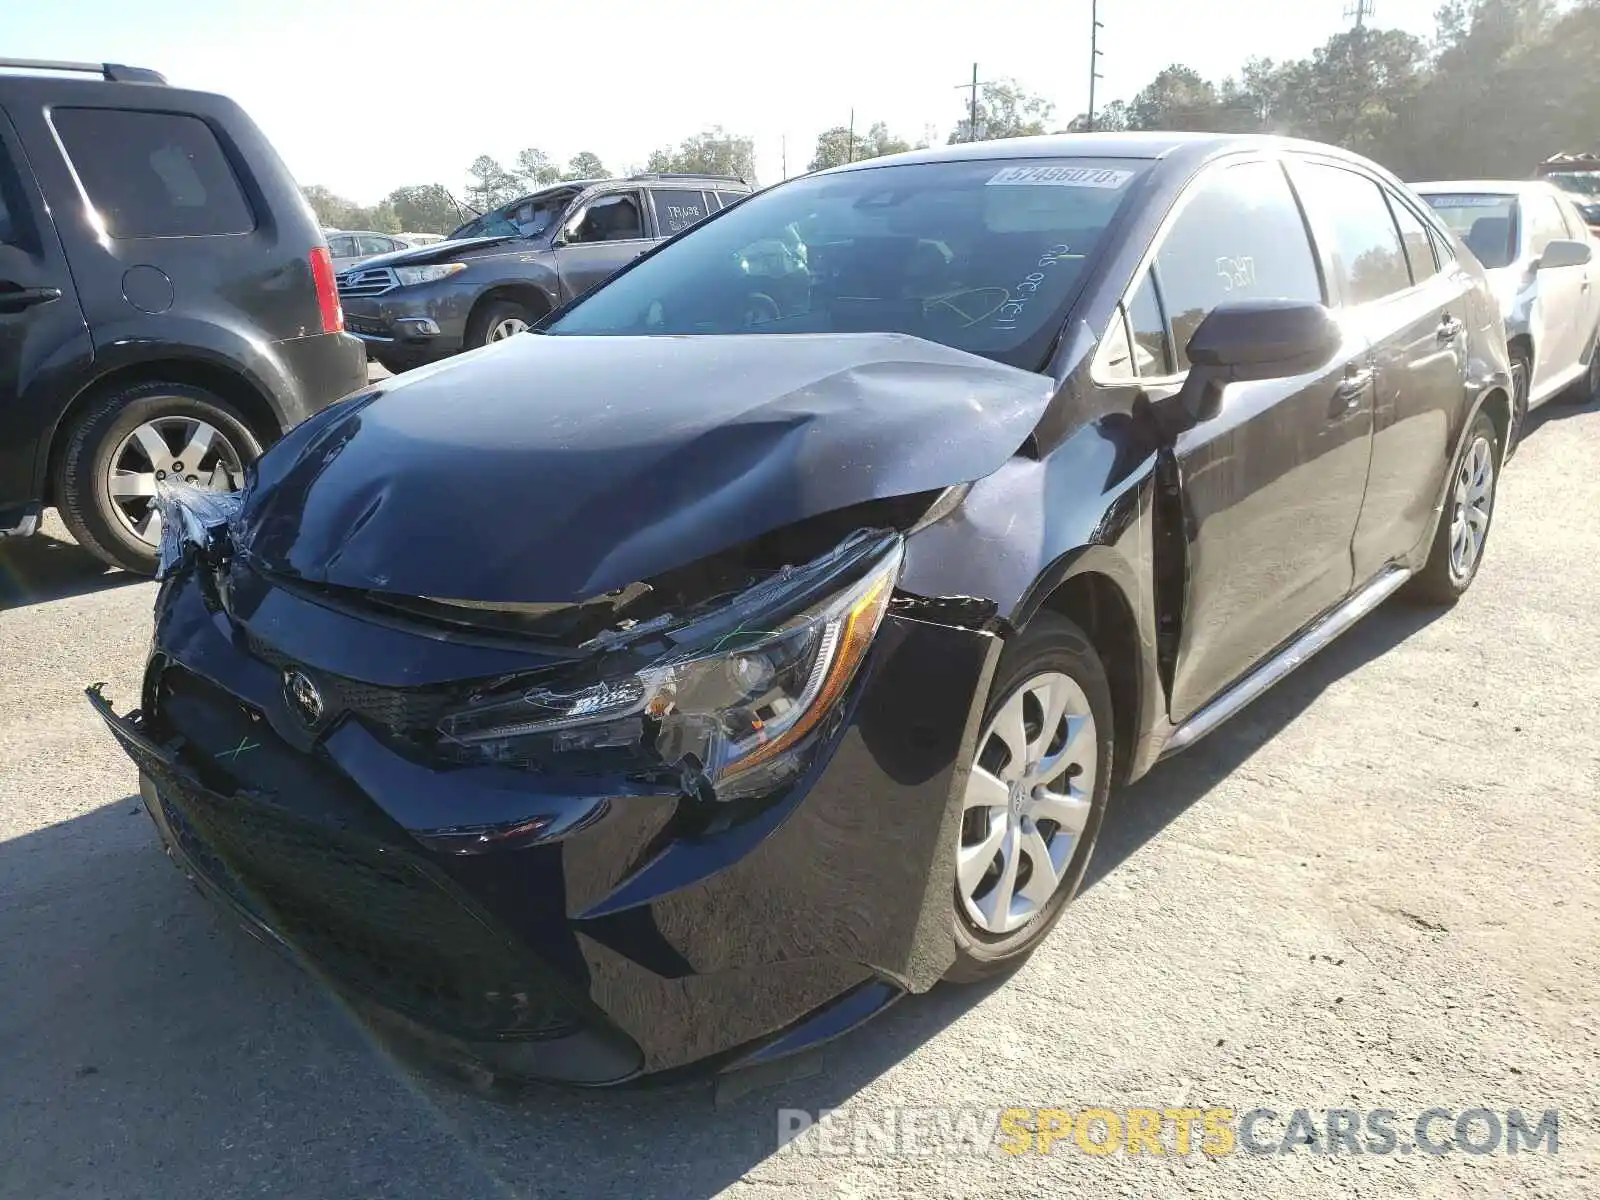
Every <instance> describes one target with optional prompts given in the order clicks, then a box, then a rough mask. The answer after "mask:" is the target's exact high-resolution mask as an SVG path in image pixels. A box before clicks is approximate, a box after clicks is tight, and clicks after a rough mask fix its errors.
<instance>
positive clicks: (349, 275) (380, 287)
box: [338, 267, 400, 297]
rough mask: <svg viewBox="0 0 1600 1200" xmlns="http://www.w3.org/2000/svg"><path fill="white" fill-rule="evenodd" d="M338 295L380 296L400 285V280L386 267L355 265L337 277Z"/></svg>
mask: <svg viewBox="0 0 1600 1200" xmlns="http://www.w3.org/2000/svg"><path fill="white" fill-rule="evenodd" d="M338 285H339V295H340V296H341V297H353V296H381V295H383V294H384V293H385V292H388V291H392V290H393V289H395V288H397V287H399V286H400V280H399V278H398V277H397V276H396V275H395V273H394V272H393V271H392V270H391V269H390V268H388V267H366V268H361V267H357V268H355V269H354V270H351V271H346V272H345V273H344V274H343V275H341V276H339V278H338Z"/></svg>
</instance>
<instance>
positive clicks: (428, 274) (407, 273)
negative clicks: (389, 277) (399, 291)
mask: <svg viewBox="0 0 1600 1200" xmlns="http://www.w3.org/2000/svg"><path fill="white" fill-rule="evenodd" d="M466 269H467V264H466V263H430V264H429V265H427V266H425V267H396V268H395V269H394V277H395V278H396V279H397V280H399V281H400V286H401V287H415V286H416V285H417V284H419V283H432V282H434V280H436V279H444V278H446V277H447V276H450V275H454V274H455V273H456V272H457V271H465V270H466Z"/></svg>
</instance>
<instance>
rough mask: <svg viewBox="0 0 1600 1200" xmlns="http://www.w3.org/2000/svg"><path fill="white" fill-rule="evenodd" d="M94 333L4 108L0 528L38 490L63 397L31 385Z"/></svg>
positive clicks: (0, 129)
mask: <svg viewBox="0 0 1600 1200" xmlns="http://www.w3.org/2000/svg"><path fill="white" fill-rule="evenodd" d="M74 340H77V341H79V342H80V343H81V346H80V348H79V349H78V351H77V352H76V353H78V354H81V355H83V356H85V357H87V355H88V353H89V347H88V341H89V338H88V333H87V331H86V330H85V328H84V323H83V313H82V312H81V311H80V310H79V308H78V301H77V297H76V295H75V294H74V292H73V288H72V277H71V275H70V274H69V273H68V271H67V264H66V260H65V258H64V257H63V255H62V252H61V243H60V241H59V240H57V238H56V232H55V228H54V227H53V226H52V225H51V224H50V222H49V219H48V214H47V213H46V212H45V209H44V206H43V204H42V203H41V202H40V199H39V195H38V190H37V185H36V184H35V182H34V178H33V172H32V171H31V170H30V169H29V167H28V163H27V160H26V159H25V158H24V157H23V154H22V149H21V147H20V145H19V144H18V143H17V139H16V136H15V133H14V131H13V130H12V128H11V124H10V122H9V120H8V119H7V117H6V115H5V113H4V112H0V531H4V530H9V529H13V528H15V527H16V526H17V525H18V524H19V523H20V522H21V521H22V519H23V517H24V516H25V515H26V514H27V512H28V510H29V508H30V507H31V505H32V503H33V502H34V501H36V500H38V499H39V497H38V495H37V494H36V490H37V489H36V473H37V472H36V468H37V466H38V459H39V454H40V451H41V448H42V445H43V438H44V436H45V434H46V433H47V431H48V429H49V428H50V425H51V422H53V421H54V419H55V417H56V415H57V412H58V408H57V407H56V403H55V402H58V401H59V397H57V396H55V395H53V394H52V393H49V392H36V393H35V394H31V395H30V394H29V393H28V391H27V390H26V389H27V388H28V385H29V384H30V382H32V378H33V373H34V371H36V370H37V369H38V367H39V365H40V364H41V363H45V362H48V361H50V360H51V359H52V358H53V357H55V356H56V353H57V351H59V350H62V349H63V348H64V347H66V346H67V345H68V344H69V343H71V342H72V341H74Z"/></svg>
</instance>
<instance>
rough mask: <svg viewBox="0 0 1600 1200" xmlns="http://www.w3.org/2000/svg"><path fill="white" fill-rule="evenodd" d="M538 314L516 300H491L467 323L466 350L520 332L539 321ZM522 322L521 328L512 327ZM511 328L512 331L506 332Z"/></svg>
mask: <svg viewBox="0 0 1600 1200" xmlns="http://www.w3.org/2000/svg"><path fill="white" fill-rule="evenodd" d="M538 319H539V318H538V314H536V313H534V312H533V311H532V310H530V309H529V308H528V306H527V305H525V304H518V303H517V302H516V301H515V300H491V301H489V303H487V304H485V305H484V306H483V307H482V308H480V309H478V311H477V312H475V313H473V314H472V320H471V321H469V322H468V323H467V334H466V337H465V338H464V339H463V341H462V348H463V349H465V350H476V349H478V347H480V346H487V345H488V344H489V343H490V342H498V341H501V340H502V339H503V338H506V337H511V336H513V334H514V333H520V332H522V330H523V329H526V328H527V327H528V326H530V325H532V324H533V323H534V322H535V321H537V320H538ZM519 321H520V322H521V324H522V328H521V329H512V328H511V327H512V325H514V324H515V323H516V322H519ZM507 330H511V332H506V331H507Z"/></svg>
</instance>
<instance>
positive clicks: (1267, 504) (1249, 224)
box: [1127, 158, 1372, 722]
mask: <svg viewBox="0 0 1600 1200" xmlns="http://www.w3.org/2000/svg"><path fill="white" fill-rule="evenodd" d="M1180 204H1181V208H1180V209H1179V210H1178V212H1177V215H1176V216H1175V217H1174V218H1173V220H1172V222H1171V224H1170V225H1169V227H1168V229H1167V230H1166V232H1165V233H1164V234H1163V235H1162V237H1161V239H1160V241H1159V242H1158V244H1157V248H1156V251H1155V256H1154V263H1153V266H1152V269H1151V271H1150V272H1149V274H1148V275H1146V277H1144V278H1143V279H1142V280H1139V281H1137V282H1136V285H1135V287H1134V289H1133V291H1132V292H1131V293H1130V295H1129V300H1128V305H1127V311H1128V317H1129V323H1130V326H1131V337H1130V342H1131V347H1130V348H1131V350H1132V353H1133V357H1134V359H1135V362H1136V369H1137V370H1138V373H1139V376H1140V379H1141V382H1142V383H1143V384H1144V387H1145V390H1146V392H1147V393H1148V394H1149V395H1150V396H1151V397H1152V398H1159V397H1160V396H1162V395H1164V394H1165V395H1170V394H1172V392H1173V391H1175V390H1176V389H1177V387H1179V386H1180V385H1181V376H1182V375H1183V374H1184V373H1185V372H1186V371H1187V369H1188V360H1187V357H1186V355H1185V352H1184V348H1185V346H1186V344H1187V342H1188V340H1189V338H1190V337H1191V336H1192V335H1193V333H1194V331H1195V329H1196V328H1197V327H1198V326H1199V324H1200V322H1201V320H1202V319H1203V318H1204V317H1205V316H1206V314H1207V313H1209V312H1210V311H1211V310H1212V309H1213V308H1215V307H1217V306H1218V305H1219V304H1224V303H1227V302H1229V301H1230V300H1232V301H1238V300H1256V299H1289V300H1304V301H1313V302H1323V301H1324V300H1325V294H1324V289H1323V283H1322V279H1321V275H1320V272H1319V270H1318V267H1317V261H1316V257H1315V254H1314V252H1313V249H1312V245H1311V241H1310V239H1309V237H1308V235H1307V232H1306V226H1305V223H1304V219H1303V217H1302V214H1301V211H1300V208H1299V206H1298V205H1297V203H1296V201H1295V196H1294V193H1293V192H1292V191H1291V190H1290V187H1289V183H1288V180H1287V179H1286V177H1285V175H1284V172H1283V167H1282V165H1281V164H1280V163H1279V162H1278V161H1277V160H1276V159H1272V158H1263V159H1260V160H1256V161H1248V162H1240V163H1234V164H1229V165H1222V166H1217V167H1213V168H1211V169H1210V170H1208V171H1207V172H1206V174H1205V175H1203V176H1201V178H1200V179H1198V180H1197V181H1196V182H1195V183H1193V184H1191V185H1190V188H1189V190H1188V192H1186V194H1185V197H1184V199H1183V200H1182V201H1180ZM1367 357H1368V353H1367V346H1366V343H1365V341H1364V340H1363V339H1362V338H1361V337H1360V335H1359V333H1352V334H1350V335H1349V336H1348V337H1347V338H1346V340H1345V344H1344V345H1343V346H1342V348H1341V349H1340V351H1339V352H1338V353H1337V354H1336V355H1335V356H1334V358H1333V360H1332V361H1331V362H1330V363H1329V364H1328V365H1327V366H1326V367H1324V368H1322V369H1320V370H1318V371H1314V372H1310V373H1308V374H1305V375H1299V376H1294V377H1291V378H1287V379H1273V380H1263V381H1260V382H1249V383H1236V384H1232V385H1230V386H1229V387H1228V388H1227V390H1226V392H1225V393H1224V395H1223V400H1222V410H1221V412H1220V413H1219V414H1218V415H1217V416H1216V417H1214V418H1212V419H1210V420H1208V421H1203V422H1201V423H1200V424H1198V425H1197V426H1195V427H1194V428H1193V429H1190V430H1188V431H1187V432H1186V433H1184V434H1182V435H1181V436H1180V437H1179V438H1178V440H1177V443H1176V445H1175V446H1174V447H1173V457H1174V460H1175V461H1174V466H1175V468H1176V472H1177V483H1178V486H1179V492H1180V495H1181V498H1182V504H1183V510H1184V518H1185V519H1184V531H1185V537H1186V539H1187V547H1186V549H1187V555H1188V564H1187V565H1188V570H1187V572H1186V578H1185V580H1184V585H1183V586H1184V601H1183V617H1182V627H1181V630H1180V633H1179V641H1178V646H1177V655H1176V663H1175V669H1174V673H1173V681H1172V694H1171V717H1172V719H1173V721H1174V722H1181V721H1183V720H1184V719H1186V718H1187V717H1189V716H1190V715H1192V714H1193V713H1194V712H1195V711H1196V710H1197V709H1199V708H1200V707H1201V706H1202V705H1203V704H1205V703H1206V702H1207V701H1208V700H1210V699H1211V698H1212V697H1214V696H1216V695H1217V694H1218V693H1219V692H1221V691H1222V690H1224V689H1225V688H1226V687H1227V686H1228V685H1229V684H1230V683H1232V682H1233V681H1234V680H1236V679H1237V678H1239V677H1240V676H1241V675H1243V674H1244V673H1245V672H1246V671H1248V670H1249V669H1250V668H1251V667H1252V666H1254V665H1255V664H1256V663H1258V662H1260V661H1261V660H1262V659H1263V658H1265V657H1266V656H1267V655H1269V654H1270V653H1271V652H1272V651H1273V650H1274V649H1276V648H1277V647H1278V646H1280V645H1282V644H1283V643H1284V642H1286V641H1288V640H1289V639H1290V638H1292V637H1293V636H1294V635H1295V634H1296V633H1297V632H1298V631H1299V630H1300V629H1301V628H1303V627H1304V626H1306V625H1307V624H1309V623H1310V622H1311V621H1312V620H1314V619H1315V618H1316V617H1317V616H1318V615H1319V614H1320V613H1322V612H1325V611H1326V610H1328V609H1329V608H1332V607H1333V606H1334V605H1336V604H1338V603H1339V602H1340V601H1341V600H1343V599H1344V598H1345V597H1346V596H1347V595H1348V594H1349V592H1350V585H1351V572H1350V539H1351V535H1352V534H1353V532H1354V530H1355V523H1356V515H1357V513H1358V511H1359V509H1360V504H1361V492H1362V488H1363V486H1364V485H1365V483H1366V474H1367V459H1368V456H1369V449H1368V442H1369V436H1370V433H1371V428H1372V407H1371V395H1372V389H1371V386H1370V377H1369V372H1368V369H1367V366H1366V362H1367Z"/></svg>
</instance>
